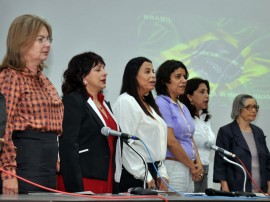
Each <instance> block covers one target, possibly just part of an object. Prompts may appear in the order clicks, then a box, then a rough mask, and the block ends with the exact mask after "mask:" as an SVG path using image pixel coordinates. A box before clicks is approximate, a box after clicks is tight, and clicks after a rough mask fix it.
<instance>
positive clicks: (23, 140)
mask: <svg viewBox="0 0 270 202" xmlns="http://www.w3.org/2000/svg"><path fill="white" fill-rule="evenodd" d="M12 139H13V143H14V146H15V147H17V152H16V153H17V157H16V162H17V169H16V173H17V175H18V176H20V177H23V178H25V179H27V180H30V181H32V182H35V183H38V184H40V185H42V186H45V187H49V188H53V189H55V188H56V161H57V156H58V144H57V135H56V134H55V133H53V132H39V131H36V130H26V131H14V132H13V134H12ZM18 186H19V193H20V194H26V193H29V192H44V191H46V190H44V189H41V188H38V187H36V186H33V185H31V184H29V183H26V182H24V181H22V180H19V179H18ZM1 191H2V189H1Z"/></svg>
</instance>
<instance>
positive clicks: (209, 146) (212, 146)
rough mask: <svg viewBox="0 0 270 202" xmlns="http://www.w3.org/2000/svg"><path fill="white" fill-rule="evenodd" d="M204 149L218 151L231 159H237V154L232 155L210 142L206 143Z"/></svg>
mask: <svg viewBox="0 0 270 202" xmlns="http://www.w3.org/2000/svg"><path fill="white" fill-rule="evenodd" d="M204 148H205V149H212V150H215V151H218V152H220V153H222V154H225V155H227V156H230V157H233V158H235V157H236V155H235V154H233V153H231V152H229V151H226V150H225V149H222V148H220V147H218V146H216V145H213V144H211V143H210V142H205V143H204Z"/></svg>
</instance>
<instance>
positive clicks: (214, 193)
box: [205, 188, 235, 196]
mask: <svg viewBox="0 0 270 202" xmlns="http://www.w3.org/2000/svg"><path fill="white" fill-rule="evenodd" d="M205 194H206V195H207V196H235V194H234V193H233V192H230V191H218V190H215V189H211V188H208V189H205Z"/></svg>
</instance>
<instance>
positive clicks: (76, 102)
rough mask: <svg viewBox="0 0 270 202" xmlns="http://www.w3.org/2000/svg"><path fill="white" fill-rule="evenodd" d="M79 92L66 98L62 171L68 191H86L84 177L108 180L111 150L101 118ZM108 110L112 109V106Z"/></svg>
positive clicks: (61, 148)
mask: <svg viewBox="0 0 270 202" xmlns="http://www.w3.org/2000/svg"><path fill="white" fill-rule="evenodd" d="M88 99H89V97H88V96H86V97H84V96H83V95H82V94H81V93H79V92H72V93H70V94H68V95H66V96H64V97H63V103H64V120H63V135H62V136H61V137H60V138H59V155H60V170H61V171H60V172H61V174H62V175H63V180H64V184H65V188H66V191H68V192H78V191H84V187H83V181H82V178H90V179H100V180H107V176H108V169H109V159H110V150H109V144H108V140H107V137H106V136H104V135H102V134H101V128H102V127H103V126H104V123H103V122H102V120H101V118H100V117H99V116H98V114H97V113H96V112H95V110H94V109H93V108H92V107H91V106H90V104H89V103H88V102H87V100H88ZM106 104H107V109H108V108H109V106H108V103H106Z"/></svg>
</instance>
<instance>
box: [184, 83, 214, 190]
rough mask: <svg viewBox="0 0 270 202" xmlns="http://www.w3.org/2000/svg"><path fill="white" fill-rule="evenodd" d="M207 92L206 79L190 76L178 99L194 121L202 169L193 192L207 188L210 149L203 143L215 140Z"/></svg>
mask: <svg viewBox="0 0 270 202" xmlns="http://www.w3.org/2000/svg"><path fill="white" fill-rule="evenodd" d="M209 94H210V87H209V82H208V81H207V80H204V79H201V78H192V79H189V80H188V81H187V85H186V89H185V93H184V95H181V96H180V101H181V102H182V103H183V104H184V105H186V107H187V108H188V110H189V112H190V114H191V116H192V118H193V120H194V123H195V132H194V135H193V139H194V142H195V144H196V146H197V148H198V152H199V155H200V159H201V162H202V164H203V169H204V176H203V177H202V179H201V180H199V181H196V182H194V185H195V187H194V192H205V189H206V188H207V183H208V180H207V178H208V170H209V158H210V150H208V149H205V148H204V144H205V143H206V142H209V143H211V144H213V145H214V144H215V140H216V137H215V134H214V133H213V131H212V129H211V124H210V118H211V115H210V114H209V112H208V102H209Z"/></svg>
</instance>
